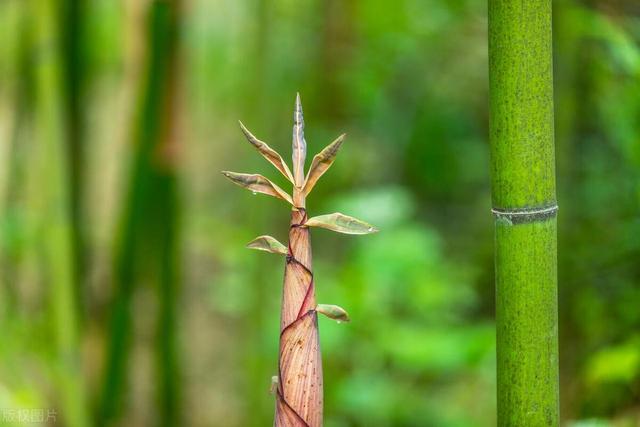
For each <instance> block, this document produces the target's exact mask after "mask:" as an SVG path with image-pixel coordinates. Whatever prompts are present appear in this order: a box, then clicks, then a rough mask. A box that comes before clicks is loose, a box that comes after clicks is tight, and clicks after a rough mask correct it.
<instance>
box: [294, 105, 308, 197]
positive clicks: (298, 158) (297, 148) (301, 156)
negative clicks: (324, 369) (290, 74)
mask: <svg viewBox="0 0 640 427" xmlns="http://www.w3.org/2000/svg"><path fill="white" fill-rule="evenodd" d="M291 149H292V153H293V154H292V157H291V158H292V160H293V176H294V181H295V182H294V185H295V186H296V187H298V188H300V187H302V185H303V184H304V182H303V181H304V161H305V159H306V158H307V142H306V141H305V140H304V117H303V115H302V102H300V94H299V93H298V94H296V108H295V111H294V112H293V142H292V144H291Z"/></svg>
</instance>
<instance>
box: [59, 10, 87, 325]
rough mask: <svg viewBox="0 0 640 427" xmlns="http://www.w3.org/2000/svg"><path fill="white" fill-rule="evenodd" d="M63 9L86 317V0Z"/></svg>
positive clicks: (78, 260) (74, 215)
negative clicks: (84, 57)
mask: <svg viewBox="0 0 640 427" xmlns="http://www.w3.org/2000/svg"><path fill="white" fill-rule="evenodd" d="M62 9H63V13H62V15H63V17H62V22H63V27H62V36H63V40H64V43H63V46H64V49H63V51H64V52H63V53H64V67H63V68H64V72H63V74H64V83H65V93H66V97H65V104H66V105H65V111H64V113H65V114H64V115H65V122H66V123H65V124H66V130H67V138H66V139H67V141H66V149H67V156H68V161H67V164H68V166H69V177H70V179H69V203H70V205H71V209H70V212H71V224H72V245H73V246H72V248H73V256H74V260H75V262H74V265H75V271H74V276H75V277H74V278H75V288H76V289H75V293H76V298H75V299H76V302H77V305H78V307H77V311H78V313H79V315H80V318H81V319H82V318H83V317H84V314H85V312H84V310H83V307H84V306H85V304H83V302H84V300H85V289H84V282H85V281H84V278H85V274H84V273H85V270H86V268H85V267H86V260H87V256H86V253H87V245H86V241H85V240H86V239H85V232H84V227H83V220H84V218H83V201H84V200H83V193H84V169H83V166H84V157H85V151H86V150H85V144H84V142H85V141H84V115H83V111H82V96H83V88H84V82H85V78H84V77H85V71H86V68H85V66H84V65H85V64H84V61H83V56H82V53H83V48H84V42H85V40H86V37H85V30H84V22H85V19H84V9H85V0H64V1H63V2H62Z"/></svg>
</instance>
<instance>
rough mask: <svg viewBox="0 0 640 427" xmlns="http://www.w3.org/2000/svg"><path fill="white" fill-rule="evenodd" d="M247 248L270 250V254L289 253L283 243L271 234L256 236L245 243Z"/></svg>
mask: <svg viewBox="0 0 640 427" xmlns="http://www.w3.org/2000/svg"><path fill="white" fill-rule="evenodd" d="M247 248H249V249H257V250H259V251H265V252H271V253H272V254H281V255H287V254H288V253H289V251H288V250H287V247H286V246H285V245H283V244H282V243H280V242H278V240H276V239H275V238H273V237H271V236H258V237H256V238H255V239H253V240H252V241H250V242H249V243H247Z"/></svg>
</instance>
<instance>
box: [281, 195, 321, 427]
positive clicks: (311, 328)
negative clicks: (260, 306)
mask: <svg viewBox="0 0 640 427" xmlns="http://www.w3.org/2000/svg"><path fill="white" fill-rule="evenodd" d="M306 219H307V214H306V210H305V209H304V208H299V209H297V208H294V209H293V211H292V213H291V226H290V230H289V254H288V255H287V258H286V266H285V273H284V286H283V293H282V312H281V319H280V353H279V358H278V360H279V361H278V365H279V366H278V367H279V373H278V374H279V382H278V390H277V400H276V417H275V425H276V426H278V427H289V426H309V427H317V426H321V425H322V359H321V354H320V340H319V336H318V314H317V312H316V311H315V310H314V308H315V307H316V296H315V289H314V282H313V272H312V269H311V242H310V233H309V228H307V227H302V226H301V224H303V223H304V221H305V220H306Z"/></svg>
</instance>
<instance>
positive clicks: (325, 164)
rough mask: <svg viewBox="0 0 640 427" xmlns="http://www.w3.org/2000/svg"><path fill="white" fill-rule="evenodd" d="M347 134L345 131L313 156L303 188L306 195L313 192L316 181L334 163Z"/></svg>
mask: <svg viewBox="0 0 640 427" xmlns="http://www.w3.org/2000/svg"><path fill="white" fill-rule="evenodd" d="M345 136H346V134H344V133H343V134H342V135H340V136H339V137H338V138H336V140H335V141H333V142H332V143H331V144H329V145H327V146H326V147H325V148H324V149H323V150H322V151H321V152H319V153H318V154H316V155H315V156H313V160H312V161H311V166H310V167H309V172H308V173H307V178H306V180H305V182H304V188H303V190H302V192H303V193H304V194H305V196H306V195H308V194H309V193H311V190H312V189H313V187H314V186H315V185H316V182H318V179H320V177H321V176H322V175H323V174H324V173H325V172H326V171H327V169H329V167H330V166H331V165H332V164H333V161H334V160H335V159H336V155H337V154H338V150H339V149H340V146H341V145H342V142H343V141H344V137H345Z"/></svg>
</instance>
